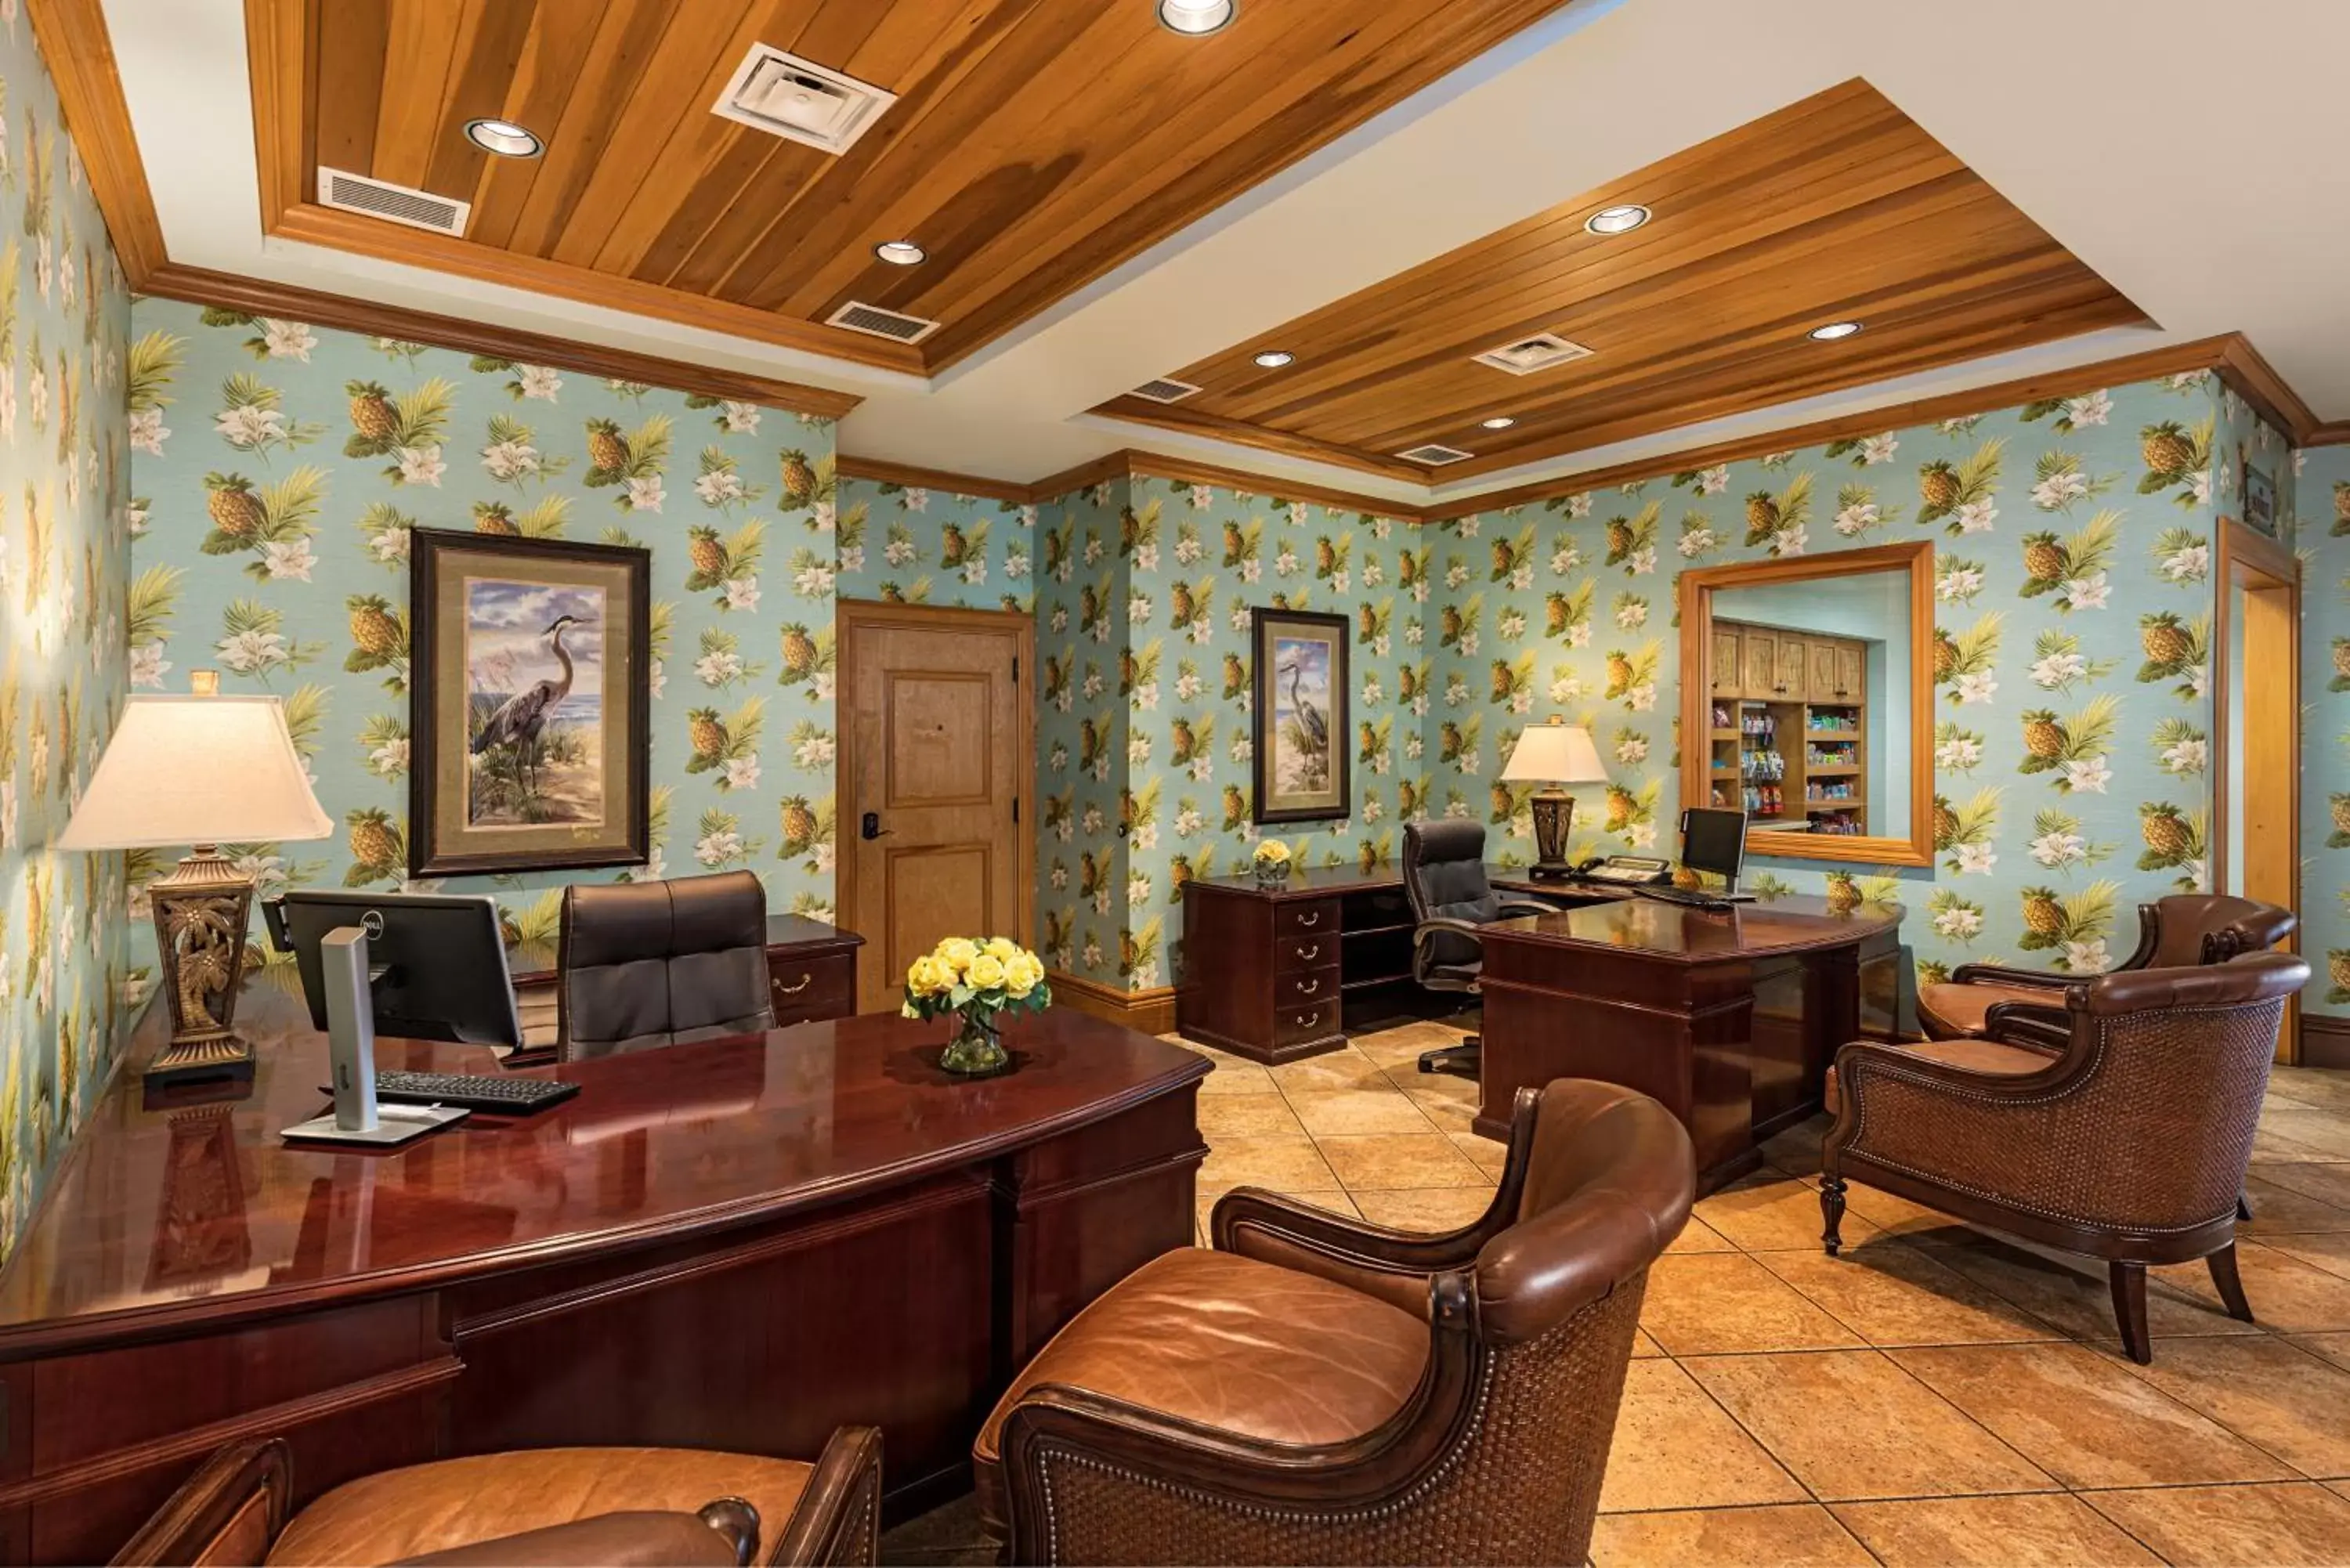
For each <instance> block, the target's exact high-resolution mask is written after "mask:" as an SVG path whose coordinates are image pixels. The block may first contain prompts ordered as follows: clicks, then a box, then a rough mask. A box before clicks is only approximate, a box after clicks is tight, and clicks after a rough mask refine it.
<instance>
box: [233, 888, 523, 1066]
mask: <svg viewBox="0 0 2350 1568" xmlns="http://www.w3.org/2000/svg"><path fill="white" fill-rule="evenodd" d="M262 909H263V912H264V914H265V915H266V917H267V918H268V921H269V934H270V938H271V940H273V941H274V942H275V943H276V947H277V950H278V951H280V952H291V953H292V954H293V955H294V962H295V966H296V968H297V969H298V970H300V971H301V974H302V995H303V997H304V998H305V999H306V1000H307V1002H309V1004H310V1024H311V1027H313V1028H315V1029H318V1030H321V1031H323V1030H324V1029H325V1028H326V1027H327V989H326V985H325V983H324V975H323V972H322V971H321V968H320V965H319V961H318V944H319V943H320V942H321V941H323V940H326V937H327V934H328V932H330V931H333V930H336V929H339V928H341V927H344V926H358V927H360V928H361V929H364V930H365V931H366V932H367V933H368V964H369V969H370V970H371V971H373V972H374V973H375V975H376V980H375V984H374V987H373V990H374V993H375V1027H376V1033H379V1034H383V1035H388V1036H397V1037H400V1038H402V1039H409V1040H445V1041H449V1042H451V1043H452V1044H462V1045H504V1046H509V1047H511V1046H517V1045H520V1044H522V1019H521V1016H520V1014H519V1012H517V1011H516V1009H515V992H514V978H513V976H511V975H510V974H508V973H507V972H506V945H505V938H504V933H503V932H501V931H500V930H499V929H498V906H497V904H496V902H495V901H494V900H493V899H492V898H490V897H489V896H488V895H487V894H485V893H471V894H466V893H368V892H345V891H341V890H328V889H324V888H317V889H312V888H302V889H297V890H296V891H293V892H289V893H287V894H286V895H285V896H284V897H283V898H276V899H273V900H271V901H270V902H269V903H267V904H265V905H263V906H262Z"/></svg>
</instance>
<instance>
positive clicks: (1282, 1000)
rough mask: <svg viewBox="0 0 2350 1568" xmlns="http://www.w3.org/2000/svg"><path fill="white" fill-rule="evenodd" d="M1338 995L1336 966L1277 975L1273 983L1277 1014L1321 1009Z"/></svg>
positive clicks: (1331, 965)
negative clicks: (1313, 1008) (1320, 1007)
mask: <svg viewBox="0 0 2350 1568" xmlns="http://www.w3.org/2000/svg"><path fill="white" fill-rule="evenodd" d="M1337 994H1338V966H1337V965H1336V964H1327V965H1325V966H1324V967H1322V968H1320V969H1312V970H1299V971H1296V972H1295V973H1292V974H1282V975H1275V976H1274V981H1273V1005H1274V1011H1276V1012H1303V1011H1304V1010H1305V1009H1306V1008H1309V1007H1319V1006H1321V1005H1322V1004H1323V1003H1324V1002H1327V1001H1329V1000H1330V999H1331V998H1332V997H1335V996H1336V995H1337Z"/></svg>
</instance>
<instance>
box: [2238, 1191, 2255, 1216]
mask: <svg viewBox="0 0 2350 1568" xmlns="http://www.w3.org/2000/svg"><path fill="white" fill-rule="evenodd" d="M2251 1217H2252V1198H2251V1193H2249V1192H2239V1193H2237V1194H2236V1218H2237V1219H2239V1220H2249V1219H2251Z"/></svg>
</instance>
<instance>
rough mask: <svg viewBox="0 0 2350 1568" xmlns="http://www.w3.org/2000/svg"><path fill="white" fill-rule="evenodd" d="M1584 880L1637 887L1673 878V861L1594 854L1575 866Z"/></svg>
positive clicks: (1577, 872) (1576, 873)
mask: <svg viewBox="0 0 2350 1568" xmlns="http://www.w3.org/2000/svg"><path fill="white" fill-rule="evenodd" d="M1575 876H1576V877H1580V878H1582V879H1583V880H1584V881H1586V882H1616V883H1620V884H1622V885H1624V886H1627V887H1638V886H1640V885H1642V884H1645V883H1651V882H1669V881H1671V880H1672V879H1673V863H1672V862H1671V861H1669V860H1659V859H1657V858H1655V857H1651V856H1647V855H1595V856H1593V857H1591V858H1590V859H1588V860H1586V861H1585V862H1584V863H1583V864H1582V865H1580V866H1578V867H1575Z"/></svg>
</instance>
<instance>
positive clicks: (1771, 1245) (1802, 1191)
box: [1696, 1173, 1877, 1252]
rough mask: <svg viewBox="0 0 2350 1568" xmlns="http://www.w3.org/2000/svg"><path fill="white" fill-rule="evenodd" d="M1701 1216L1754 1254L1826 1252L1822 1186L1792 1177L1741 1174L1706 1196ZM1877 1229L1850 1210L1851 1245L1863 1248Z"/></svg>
mask: <svg viewBox="0 0 2350 1568" xmlns="http://www.w3.org/2000/svg"><path fill="white" fill-rule="evenodd" d="M1696 1213H1697V1217H1698V1218H1699V1219H1700V1220H1704V1221H1705V1222H1706V1223H1707V1224H1709V1225H1711V1226H1712V1227H1713V1228H1714V1229H1715V1230H1716V1231H1720V1232H1721V1234H1722V1235H1723V1236H1725V1237H1727V1238H1728V1239H1729V1240H1730V1241H1731V1243H1732V1244H1733V1245H1735V1246H1739V1247H1742V1248H1744V1249H1745V1250H1746V1251H1750V1252H1762V1251H1812V1252H1816V1251H1819V1250H1820V1229H1821V1226H1822V1224H1823V1220H1821V1217H1820V1195H1819V1190H1818V1189H1816V1188H1814V1187H1813V1186H1812V1185H1811V1184H1810V1183H1808V1182H1805V1181H1802V1180H1799V1179H1796V1178H1794V1177H1792V1176H1773V1175H1769V1174H1767V1173H1765V1174H1757V1175H1753V1176H1746V1177H1741V1178H1740V1179H1738V1180H1736V1181H1733V1182H1731V1184H1730V1185H1729V1186H1727V1187H1725V1188H1723V1189H1721V1191H1719V1192H1717V1193H1715V1194H1714V1195H1713V1196H1712V1197H1711V1198H1706V1199H1700V1200H1699V1202H1698V1206H1697V1210H1696ZM1876 1233H1877V1227H1876V1226H1874V1225H1872V1224H1870V1223H1869V1222H1868V1221H1867V1220H1864V1219H1862V1218H1860V1217H1859V1216H1858V1215H1856V1214H1854V1213H1851V1212H1850V1211H1848V1210H1847V1212H1846V1214H1845V1217H1844V1240H1845V1244H1846V1246H1858V1245H1859V1244H1860V1243H1861V1242H1863V1241H1866V1240H1868V1238H1869V1237H1871V1236H1873V1235H1875V1234H1876Z"/></svg>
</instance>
